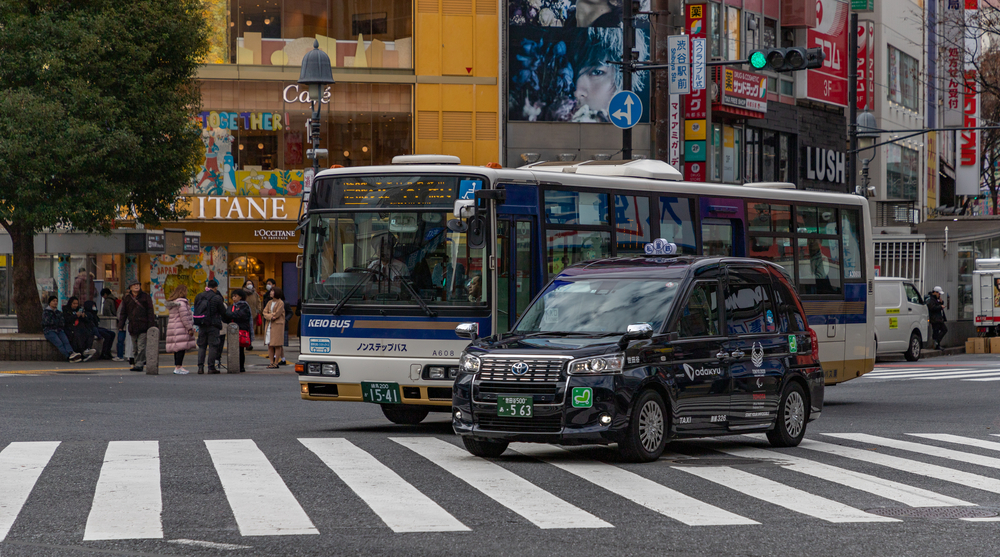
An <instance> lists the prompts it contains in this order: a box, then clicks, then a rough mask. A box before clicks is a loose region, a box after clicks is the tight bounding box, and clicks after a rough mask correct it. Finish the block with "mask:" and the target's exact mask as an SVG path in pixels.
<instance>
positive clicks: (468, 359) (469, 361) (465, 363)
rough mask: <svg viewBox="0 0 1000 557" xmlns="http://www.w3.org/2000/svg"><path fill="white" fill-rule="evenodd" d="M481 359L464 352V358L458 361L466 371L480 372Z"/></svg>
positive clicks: (459, 365)
mask: <svg viewBox="0 0 1000 557" xmlns="http://www.w3.org/2000/svg"><path fill="white" fill-rule="evenodd" d="M480 363H481V361H480V360H479V357H478V356H473V355H472V354H462V359H461V360H459V361H458V367H460V368H462V371H464V372H466V373H478V372H479V364H480Z"/></svg>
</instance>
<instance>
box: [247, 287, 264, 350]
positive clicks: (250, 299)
mask: <svg viewBox="0 0 1000 557" xmlns="http://www.w3.org/2000/svg"><path fill="white" fill-rule="evenodd" d="M243 294H244V295H245V296H244V298H243V301H245V302H246V303H247V306H248V307H249V308H250V323H252V325H253V327H252V328H253V329H257V328H259V327H261V326H262V325H263V319H262V318H261V315H260V308H261V307H262V306H261V299H260V294H258V293H257V289H256V287H255V286H254V283H253V279H247V280H245V281H243ZM252 349H253V348H252V347H251V350H252Z"/></svg>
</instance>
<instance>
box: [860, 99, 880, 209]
mask: <svg viewBox="0 0 1000 557" xmlns="http://www.w3.org/2000/svg"><path fill="white" fill-rule="evenodd" d="M856 124H857V132H856V136H857V138H858V152H859V153H860V152H861V151H865V150H868V149H872V152H871V155H870V156H869V157H868V158H863V159H861V191H860V192H856V193H859V194H862V195H864V196H865V197H871V196H872V195H874V193H875V192H874V189H875V188H873V187H871V186H869V185H868V184H869V182H870V179H869V176H868V163H870V162H871V161H872V159H874V158H875V152H876V151H875V150H874V145H875V142H876V141H878V138H879V130H878V125H877V122H876V121H875V115H874V114H872V113H871V112H868V111H867V110H865V111H864V112H862V113H861V114H858V120H857V122H856Z"/></svg>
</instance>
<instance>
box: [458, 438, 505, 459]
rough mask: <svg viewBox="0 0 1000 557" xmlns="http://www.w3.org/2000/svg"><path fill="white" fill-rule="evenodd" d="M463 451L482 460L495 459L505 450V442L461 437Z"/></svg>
mask: <svg viewBox="0 0 1000 557" xmlns="http://www.w3.org/2000/svg"><path fill="white" fill-rule="evenodd" d="M462 443H464V444H465V450H467V451H469V452H470V453H472V454H473V455H475V456H480V457H483V458H496V457H498V456H500V455H502V454H503V452H504V451H506V450H507V445H509V444H510V443H509V442H507V441H487V440H485V439H473V438H472V437H462Z"/></svg>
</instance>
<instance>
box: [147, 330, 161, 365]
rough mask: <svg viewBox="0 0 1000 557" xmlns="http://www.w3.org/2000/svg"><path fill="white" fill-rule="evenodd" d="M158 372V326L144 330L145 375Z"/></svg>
mask: <svg viewBox="0 0 1000 557" xmlns="http://www.w3.org/2000/svg"><path fill="white" fill-rule="evenodd" d="M159 374H160V328H159V327H150V328H149V330H148V331H146V375H159Z"/></svg>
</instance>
